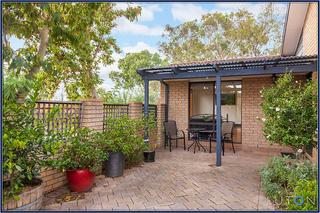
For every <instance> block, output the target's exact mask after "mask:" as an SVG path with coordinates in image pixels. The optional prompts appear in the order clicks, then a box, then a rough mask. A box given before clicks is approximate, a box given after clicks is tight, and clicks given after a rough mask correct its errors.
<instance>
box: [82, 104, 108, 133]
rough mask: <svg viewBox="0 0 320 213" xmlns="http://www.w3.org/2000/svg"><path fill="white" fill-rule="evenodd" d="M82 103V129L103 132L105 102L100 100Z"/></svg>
mask: <svg viewBox="0 0 320 213" xmlns="http://www.w3.org/2000/svg"><path fill="white" fill-rule="evenodd" d="M81 103H82V122H81V127H88V128H89V129H92V130H97V131H103V102H102V101H101V100H99V99H85V100H81Z"/></svg>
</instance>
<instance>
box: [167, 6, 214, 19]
mask: <svg viewBox="0 0 320 213" xmlns="http://www.w3.org/2000/svg"><path fill="white" fill-rule="evenodd" d="M206 13H208V11H206V10H205V9H203V8H202V7H201V6H197V5H195V4H173V5H172V8H171V14H172V17H173V19H174V20H178V21H181V22H186V21H192V20H194V19H200V18H201V16H202V15H204V14H206Z"/></svg>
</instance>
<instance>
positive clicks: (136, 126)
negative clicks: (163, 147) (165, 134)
mask: <svg viewBox="0 0 320 213" xmlns="http://www.w3.org/2000/svg"><path fill="white" fill-rule="evenodd" d="M148 123H149V119H143V118H142V119H129V118H128V116H121V117H120V118H109V119H107V121H106V127H107V129H106V131H105V132H104V133H101V137H100V139H101V144H102V146H103V147H104V149H105V150H106V151H107V152H122V153H123V154H124V155H125V157H126V164H127V165H128V166H131V165H137V164H139V163H140V162H142V160H143V159H142V157H141V156H142V152H143V151H144V150H146V149H147V146H146V144H145V143H144V140H143V138H144V129H145V127H146V126H148V125H147V124H148ZM152 125H153V124H152V123H151V122H150V125H149V128H151V126H152Z"/></svg>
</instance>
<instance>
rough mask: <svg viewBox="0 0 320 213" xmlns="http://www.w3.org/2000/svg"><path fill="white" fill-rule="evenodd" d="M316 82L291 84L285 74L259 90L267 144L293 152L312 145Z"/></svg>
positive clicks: (315, 124) (315, 114)
mask: <svg viewBox="0 0 320 213" xmlns="http://www.w3.org/2000/svg"><path fill="white" fill-rule="evenodd" d="M314 91H316V83H314V82H313V81H307V82H306V83H302V82H298V81H295V82H294V78H293V76H292V75H291V74H289V73H286V74H284V75H282V76H280V78H279V79H278V80H277V81H276V84H275V85H274V86H273V87H271V88H266V89H263V90H262V91H261V93H262V97H263V103H262V111H263V114H264V116H265V118H263V121H264V128H263V130H264V134H265V136H266V138H267V140H268V141H270V142H271V143H278V144H280V145H287V146H290V147H292V148H293V149H294V150H297V149H299V148H305V147H306V146H307V145H309V144H311V143H313V140H312V137H313V134H314V132H315V130H316V128H317V107H316V106H315V103H317V96H316V95H315V94H314Z"/></svg>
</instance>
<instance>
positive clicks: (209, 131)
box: [199, 129, 216, 153]
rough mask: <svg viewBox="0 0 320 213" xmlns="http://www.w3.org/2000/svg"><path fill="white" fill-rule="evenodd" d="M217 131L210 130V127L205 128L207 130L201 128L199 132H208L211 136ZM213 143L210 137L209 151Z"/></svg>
mask: <svg viewBox="0 0 320 213" xmlns="http://www.w3.org/2000/svg"><path fill="white" fill-rule="evenodd" d="M215 132H216V131H215V130H210V129H209V130H208V129H205V130H200V131H199V133H207V134H210V136H209V137H211V136H213V135H214V133H215ZM211 143H212V140H210V138H209V153H211Z"/></svg>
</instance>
